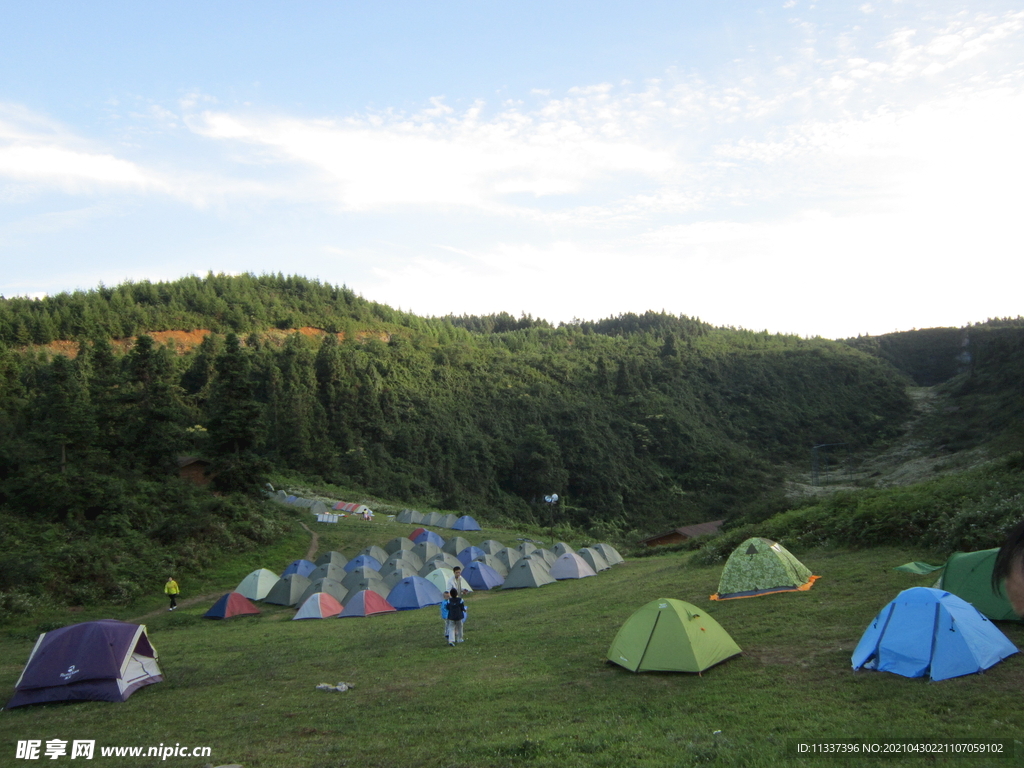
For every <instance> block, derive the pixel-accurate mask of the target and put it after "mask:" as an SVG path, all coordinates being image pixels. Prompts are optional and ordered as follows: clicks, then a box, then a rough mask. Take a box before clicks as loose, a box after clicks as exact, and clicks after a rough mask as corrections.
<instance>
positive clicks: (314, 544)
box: [299, 523, 320, 560]
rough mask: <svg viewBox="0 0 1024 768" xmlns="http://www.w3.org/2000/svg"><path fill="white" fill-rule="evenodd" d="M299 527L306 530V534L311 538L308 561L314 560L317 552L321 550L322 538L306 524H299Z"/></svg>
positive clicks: (307, 552)
mask: <svg viewBox="0 0 1024 768" xmlns="http://www.w3.org/2000/svg"><path fill="white" fill-rule="evenodd" d="M299 525H301V526H302V527H303V528H305V529H306V532H307V533H308V534H309V535H310V537H311V538H310V540H309V549H307V550H306V559H307V560H312V559H313V558H314V557H316V551H317V550H318V549H320V537H319V536H318V535H317V533H316V531H314V530H312V529H311V528H310V527H309V526H308V525H306V524H305V523H299Z"/></svg>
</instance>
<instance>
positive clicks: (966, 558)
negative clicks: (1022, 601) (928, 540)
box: [935, 549, 1020, 621]
mask: <svg viewBox="0 0 1024 768" xmlns="http://www.w3.org/2000/svg"><path fill="white" fill-rule="evenodd" d="M998 552H999V550H998V549H983V550H981V551H980V552H955V553H953V554H952V555H950V556H949V559H948V560H947V561H946V567H945V570H944V571H943V572H942V577H941V578H940V579H939V581H938V583H937V584H936V585H935V586H936V587H937V588H938V589H944V590H946V591H947V592H952V593H953V594H954V595H956V596H957V597H959V598H960V599H962V600H966V601H967V602H968V603H970V604H971V605H973V606H974V607H975V608H977V609H978V610H979V611H980V612H981V613H982V614H984V615H985V616H987V617H988V618H990V619H992V620H994V621H1019V620H1020V618H1019V617H1018V616H1017V614H1016V613H1015V612H1014V610H1013V606H1011V605H1010V601H1009V599H1008V598H1007V597H1006V595H1005V594H1003V593H1002V592H995V591H994V590H993V589H992V566H993V565H995V562H996V554H997V553H998Z"/></svg>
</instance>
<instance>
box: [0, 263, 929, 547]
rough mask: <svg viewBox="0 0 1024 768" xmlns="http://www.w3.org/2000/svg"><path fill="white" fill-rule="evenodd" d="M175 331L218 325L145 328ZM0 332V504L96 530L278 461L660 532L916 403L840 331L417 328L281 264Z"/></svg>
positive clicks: (480, 322) (365, 483) (511, 321)
mask: <svg viewBox="0 0 1024 768" xmlns="http://www.w3.org/2000/svg"><path fill="white" fill-rule="evenodd" d="M299 327H302V328H304V329H305V330H306V332H305V333H284V331H288V330H290V329H294V328H299ZM171 329H176V330H195V329H209V331H211V332H210V333H209V334H207V335H206V336H205V339H204V341H203V342H202V343H201V344H200V345H199V346H197V347H194V348H183V347H173V346H165V345H160V344H157V343H155V342H154V340H153V339H152V337H150V336H148V335H147V334H149V333H156V332H158V331H166V330H171ZM310 329H318V330H316V331H312V330H310ZM125 337H134V341H133V343H132V344H131V345H130V349H129V351H128V352H127V353H125V354H118V353H117V352H116V351H115V349H116V345H115V344H113V342H114V341H115V340H118V339H124V338H125ZM0 338H2V340H3V346H2V348H0V409H2V413H0V419H2V421H0V430H2V434H0V503H2V504H3V505H4V506H5V507H6V508H7V509H8V510H13V511H16V512H17V513H18V514H21V515H30V516H32V517H36V518H41V519H47V520H68V519H71V520H79V521H90V520H98V519H101V518H103V516H104V515H106V514H109V510H110V509H111V508H112V507H116V506H118V505H117V504H116V503H113V502H112V500H114V499H117V498H120V497H121V496H124V495H129V496H130V495H131V494H132V493H137V492H138V488H139V487H140V485H139V484H140V483H143V484H144V483H171V484H173V483H176V482H178V481H177V480H176V479H175V478H174V477H173V475H174V468H175V459H176V458H177V457H179V456H181V455H182V454H186V453H195V454H199V455H203V456H206V457H207V458H210V459H211V460H214V461H215V462H216V464H217V468H218V472H219V475H218V482H219V484H220V485H221V487H222V489H223V490H227V491H231V490H242V491H245V490H248V491H251V490H252V489H253V488H255V487H257V485H258V481H259V479H260V477H261V475H262V474H263V473H264V472H265V471H266V470H267V468H268V467H271V466H275V465H276V466H279V467H286V468H290V469H293V470H300V471H302V472H304V473H307V474H311V475H319V476H321V477H323V478H325V479H327V480H331V481H335V482H338V483H343V484H349V485H354V486H357V487H363V488H365V489H367V491H368V492H372V493H377V494H381V495H388V496H391V497H395V498H401V499H408V500H409V502H410V503H416V502H417V501H418V502H420V503H433V504H436V505H438V506H441V507H444V508H451V509H462V510H468V511H475V512H479V513H482V514H485V515H486V514H488V513H491V514H498V513H500V514H503V515H505V516H508V517H512V518H516V517H518V518H529V517H530V516H531V515H533V514H535V512H536V507H535V506H533V505H534V504H535V502H536V501H537V500H538V499H539V498H541V497H543V496H544V495H545V494H549V493H553V492H557V493H560V494H561V495H562V497H563V498H564V499H565V500H566V501H567V504H566V505H565V506H564V507H563V510H562V512H561V514H564V515H567V516H568V517H569V518H570V519H571V520H572V521H573V522H575V523H588V522H593V521H597V520H605V521H609V520H610V521H615V520H624V519H626V518H628V520H629V522H630V527H641V528H643V529H647V530H655V529H657V528H659V527H662V526H664V525H666V524H668V523H673V524H677V523H683V522H694V521H698V520H701V519H705V518H708V517H722V516H725V517H729V516H732V515H736V514H739V513H740V512H742V511H743V510H744V509H745V508H747V507H748V506H750V505H751V504H757V503H758V502H759V500H761V499H762V498H763V497H764V495H765V494H766V492H768V491H770V490H771V489H772V488H773V487H774V486H775V485H776V484H777V482H778V479H777V478H776V477H775V475H774V472H773V469H772V467H773V465H774V464H776V463H778V462H781V461H785V460H791V459H800V458H803V457H806V455H807V453H808V450H809V449H810V447H811V446H813V445H815V444H817V443H822V442H845V443H849V444H851V445H852V446H865V445H868V444H869V443H871V442H872V441H875V440H877V439H878V438H880V437H884V436H885V435H888V434H891V433H892V431H893V430H894V429H895V428H896V426H897V425H898V424H899V422H900V421H901V420H902V419H903V418H904V416H905V415H906V414H907V412H908V407H909V406H908V400H907V397H906V395H905V393H904V383H903V381H902V380H901V378H900V376H899V375H898V374H897V372H896V371H895V370H894V369H893V368H892V367H891V366H890V365H888V364H887V363H885V362H883V361H880V360H879V359H877V358H875V357H872V356H869V355H867V354H864V353H861V352H859V351H856V350H854V349H851V348H850V346H848V345H845V344H840V343H836V342H830V341H825V340H821V339H814V340H802V339H799V338H796V337H792V336H779V335H768V334H764V333H753V332H747V331H738V330H734V329H723V328H712V327H710V326H708V325H707V324H705V323H702V322H700V321H698V320H694V319H691V318H687V317H675V316H671V315H666V314H659V313H648V314H646V315H643V316H636V315H627V316H623V317H618V318H613V319H607V320H602V321H597V322H585V323H584V322H581V323H577V324H572V325H563V326H561V327H558V328H554V327H551V326H550V324H548V323H546V322H544V321H541V320H534V319H532V318H529V317H523V318H519V319H516V318H512V317H511V316H508V315H496V316H493V317H485V318H467V317H463V318H421V317H416V316H414V315H411V314H408V313H402V312H398V311H395V310H392V309H390V308H388V307H386V306H383V305H380V304H375V303H373V302H369V301H366V300H364V299H362V298H360V297H358V296H356V295H355V294H353V293H352V292H351V291H349V290H347V289H345V288H338V287H333V286H329V285H324V284H322V283H319V282H316V281H313V280H307V279H304V278H301V277H285V276H282V275H277V276H273V275H270V276H260V277H257V276H253V275H242V276H238V277H229V276H224V275H210V276H207V277H205V278H198V277H188V278H184V279H182V280H179V281H177V282H174V283H166V284H164V283H160V284H151V283H131V284H125V285H121V286H118V287H115V288H107V287H100V288H99V289H97V290H95V291H88V292H78V293H74V294H62V295H59V296H53V297H49V298H46V299H42V300H28V299H20V298H19V299H4V300H0ZM57 339H73V340H75V342H76V347H75V352H76V354H73V355H70V356H65V355H60V354H53V353H51V352H48V351H47V347H46V346H45V345H46V344H47V343H49V342H52V341H54V340H57ZM638 519H640V520H641V521H642V522H641V523H640V524H639V526H638V525H637V520H638Z"/></svg>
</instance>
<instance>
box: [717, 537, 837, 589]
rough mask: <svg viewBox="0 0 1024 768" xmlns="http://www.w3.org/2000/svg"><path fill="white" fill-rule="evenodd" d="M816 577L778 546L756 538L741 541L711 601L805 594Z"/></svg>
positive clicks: (730, 556) (727, 564) (723, 570)
mask: <svg viewBox="0 0 1024 768" xmlns="http://www.w3.org/2000/svg"><path fill="white" fill-rule="evenodd" d="M817 578H818V577H817V576H813V575H811V572H810V570H809V569H808V568H807V566H805V565H804V564H803V563H801V562H800V561H799V560H797V559H796V558H795V557H793V555H792V554H790V552H789V550H787V549H786V548H785V547H784V546H782V545H781V544H779V543H777V542H774V541H769V540H768V539H762V538H758V537H755V538H752V539H747V540H746V541H744V542H743V543H742V544H740V545H739V546H738V547H736V549H734V550H733V553H732V554H731V555H729V559H728V560H727V561H726V563H725V568H724V569H722V578H721V580H720V581H719V582H718V592H717V593H716V594H714V595H712V596H711V599H712V600H729V599H732V598H735V597H756V596H757V595H766V594H770V593H772V592H806V591H807V590H808V589H810V588H811V586H813V584H814V581H815V579H817Z"/></svg>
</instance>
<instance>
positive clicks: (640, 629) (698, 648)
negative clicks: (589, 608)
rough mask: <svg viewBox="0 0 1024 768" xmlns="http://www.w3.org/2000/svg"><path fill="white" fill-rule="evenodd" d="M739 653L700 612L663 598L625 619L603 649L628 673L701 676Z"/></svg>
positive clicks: (726, 634) (716, 626)
mask: <svg viewBox="0 0 1024 768" xmlns="http://www.w3.org/2000/svg"><path fill="white" fill-rule="evenodd" d="M741 652H742V651H741V650H740V647H739V646H738V645H736V643H735V641H734V640H733V639H732V638H731V637H729V633H728V632H726V631H725V630H724V629H722V625H721V624H719V623H718V622H717V621H715V620H714V619H713V618H711V617H710V616H708V615H707V614H706V613H704V611H702V610H700V609H699V608H697V607H696V606H694V605H690V603H686V602H683V601H682V600H674V599H672V598H667V597H663V598H660V599H658V600H652V601H651V602H649V603H647V605H645V606H643V607H642V608H640V609H639V610H638V611H637V612H636V613H634V614H633V615H632V616H630V617H629V618H628V619H626V623H625V624H623V625H622V627H621V628H620V629H619V632H618V634H617V635H615V639H614V640H613V641H612V645H611V647H610V648H609V649H608V660H609V661H612V662H614V663H616V664H618V665H619V666H622V667H625V668H626V669H628V670H629V671H631V672H703V671H704V670H705V669H707V668H708V667H712V666H714V665H715V664H718V663H719V662H720V661H725V660H726V659H728V658H730V657H731V656H735V655H736V654H738V653H741Z"/></svg>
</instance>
